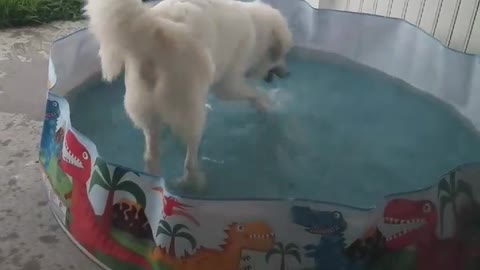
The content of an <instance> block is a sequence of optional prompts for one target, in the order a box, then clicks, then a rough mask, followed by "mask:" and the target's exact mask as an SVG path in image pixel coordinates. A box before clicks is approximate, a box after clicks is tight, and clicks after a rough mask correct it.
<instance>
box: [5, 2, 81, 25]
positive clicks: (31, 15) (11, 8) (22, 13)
mask: <svg viewBox="0 0 480 270" xmlns="http://www.w3.org/2000/svg"><path fill="white" fill-rule="evenodd" d="M83 5H84V0H0V28H6V27H19V26H28V25H38V24H45V23H48V22H51V21H58V20H79V19H83V16H82V10H81V9H82V7H83Z"/></svg>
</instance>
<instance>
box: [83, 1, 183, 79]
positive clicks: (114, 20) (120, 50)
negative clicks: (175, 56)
mask: <svg viewBox="0 0 480 270" xmlns="http://www.w3.org/2000/svg"><path fill="white" fill-rule="evenodd" d="M84 9H85V14H86V15H87V16H88V17H89V19H90V22H89V28H90V31H91V32H92V33H93V34H94V36H95V38H96V39H97V40H98V41H99V43H100V57H101V61H102V73H103V77H104V79H105V80H107V81H112V80H113V79H114V78H115V77H117V76H118V75H119V74H120V73H121V71H122V69H123V67H124V62H125V57H126V55H132V56H133V57H135V58H140V59H142V58H145V57H149V55H150V56H151V52H152V50H153V51H157V52H158V51H162V49H165V48H164V47H165V46H168V44H170V45H173V44H174V39H175V38H176V36H175V35H174V33H173V30H175V29H174V28H178V26H176V25H174V23H172V22H170V21H167V20H165V19H162V18H160V17H159V16H158V15H157V16H155V14H154V13H153V12H152V10H151V9H150V8H149V7H147V6H146V5H144V4H143V3H142V2H141V0H88V3H87V5H86V6H85V8H84ZM167 24H169V25H167ZM177 36H178V34H177ZM159 47H160V48H159Z"/></svg>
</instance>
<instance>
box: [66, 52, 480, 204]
mask: <svg viewBox="0 0 480 270" xmlns="http://www.w3.org/2000/svg"><path fill="white" fill-rule="evenodd" d="M288 63H289V69H290V71H291V76H290V77H289V78H288V79H285V80H277V81H275V82H274V83H273V84H270V85H268V84H260V85H259V88H262V89H264V90H265V91H268V92H269V95H270V96H271V97H272V99H273V101H274V103H275V106H274V109H273V111H272V112H271V113H269V114H267V115H264V116H261V115H257V114H256V112H255V111H254V110H253V109H252V108H251V107H250V106H249V105H248V104H247V103H244V102H224V101H220V100H217V99H216V98H215V97H210V100H209V105H210V106H209V107H211V110H210V109H209V113H208V122H207V125H206V129H205V133H204V137H203V142H202V145H201V152H200V159H201V165H202V167H203V169H204V171H205V173H206V175H207V177H208V179H209V186H208V190H207V192H206V194H203V195H202V196H205V197H209V198H246V197H248V198H252V197H253V198H286V197H289V198H290V197H295V198H304V199H315V200H322V201H332V202H337V203H344V204H350V205H354V206H365V207H367V206H370V205H372V204H374V203H375V202H377V201H378V200H379V199H380V198H381V196H382V195H385V194H388V193H394V192H403V191H409V190H414V189H418V188H423V187H426V186H428V185H430V184H432V183H434V181H436V180H437V179H438V177H439V176H440V175H441V174H443V173H445V172H446V171H448V170H450V169H452V168H454V167H455V166H457V165H459V164H462V163H465V162H471V161H478V160H480V137H479V136H478V134H477V133H475V131H474V130H473V129H471V128H470V126H469V125H468V124H466V123H465V122H464V121H463V120H462V119H461V118H460V117H459V116H458V115H456V114H455V113H453V112H452V111H451V110H450V109H449V108H447V107H446V106H444V105H443V104H441V103H439V102H437V101H435V100H433V99H432V98H431V97H427V96H426V95H423V94H420V93H418V92H417V91H416V90H415V89H411V88H409V87H407V86H405V85H404V84H400V83H398V82H397V81H396V80H392V79H390V78H388V77H386V76H383V75H382V74H380V73H377V72H374V71H370V70H369V71H367V70H366V69H363V68H362V69H359V68H356V67H354V66H352V65H339V64H333V63H330V62H325V61H320V60H316V58H315V57H312V54H304V53H298V52H297V53H293V54H292V55H291V56H290V57H289V59H288ZM124 91H125V89H124V85H123V79H122V80H119V81H116V82H115V83H113V84H112V85H109V84H105V83H101V82H97V83H93V84H89V85H85V86H83V87H82V88H79V89H76V90H75V91H72V92H71V93H70V94H69V96H68V97H67V98H68V100H69V101H70V106H71V113H72V115H71V117H72V124H73V125H74V127H76V128H77V129H78V130H80V131H81V132H83V133H84V134H86V135H87V136H88V137H89V138H91V139H92V140H93V141H94V142H95V143H96V145H97V147H98V150H99V152H100V155H102V156H103V157H105V158H106V159H107V160H109V161H111V162H114V163H117V164H122V165H125V166H128V167H130V168H134V169H138V170H142V168H143V161H142V152H143V136H142V133H141V131H139V130H137V129H135V128H134V127H133V125H132V123H131V122H130V120H129V119H128V117H127V115H126V114H125V111H124V108H123V95H124ZM184 151H185V149H184V147H183V145H182V144H181V143H180V142H179V141H178V140H177V139H175V138H174V137H173V136H171V135H170V134H169V133H168V132H167V133H166V134H165V135H164V136H163V140H162V147H161V152H162V159H161V160H162V164H161V165H162V170H163V175H164V176H165V178H166V179H167V180H169V181H171V180H173V179H175V178H176V177H179V176H180V175H181V174H182V165H183V158H184ZM190 195H192V194H190Z"/></svg>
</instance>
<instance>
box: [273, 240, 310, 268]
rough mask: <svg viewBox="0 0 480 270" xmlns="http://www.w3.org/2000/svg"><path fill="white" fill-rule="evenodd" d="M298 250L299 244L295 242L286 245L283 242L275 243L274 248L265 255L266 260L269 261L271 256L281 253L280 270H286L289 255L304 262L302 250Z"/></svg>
mask: <svg viewBox="0 0 480 270" xmlns="http://www.w3.org/2000/svg"><path fill="white" fill-rule="evenodd" d="M298 250H299V248H298V246H297V245H295V244H293V243H289V244H287V245H286V246H284V245H283V244H282V243H280V242H277V243H275V246H274V247H273V249H271V250H270V251H268V252H267V254H266V255H265V260H266V261H267V263H268V262H269V261H270V257H272V256H273V255H280V270H285V269H286V264H285V259H286V258H287V256H292V257H294V258H295V259H296V260H297V262H299V263H301V262H302V260H301V257H300V252H298Z"/></svg>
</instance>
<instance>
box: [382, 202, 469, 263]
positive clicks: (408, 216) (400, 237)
mask: <svg viewBox="0 0 480 270" xmlns="http://www.w3.org/2000/svg"><path fill="white" fill-rule="evenodd" d="M383 217H384V224H383V227H384V228H383V230H384V234H385V235H386V237H387V238H386V242H385V246H386V248H387V249H389V250H401V249H404V248H407V247H409V246H413V247H415V251H416V263H415V264H416V267H415V269H416V270H463V269H465V263H466V261H467V260H468V259H469V256H470V255H471V254H472V253H473V251H472V250H469V249H468V248H467V247H466V246H465V245H464V244H463V242H462V241H460V240H458V239H456V237H453V238H450V239H439V238H438V237H437V233H436V231H437V224H438V214H437V209H436V207H435V204H434V203H433V202H432V201H429V200H407V199H393V200H391V201H389V202H388V203H387V205H386V206H385V209H384V211H383ZM392 227H393V229H392ZM387 232H389V234H387Z"/></svg>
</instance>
